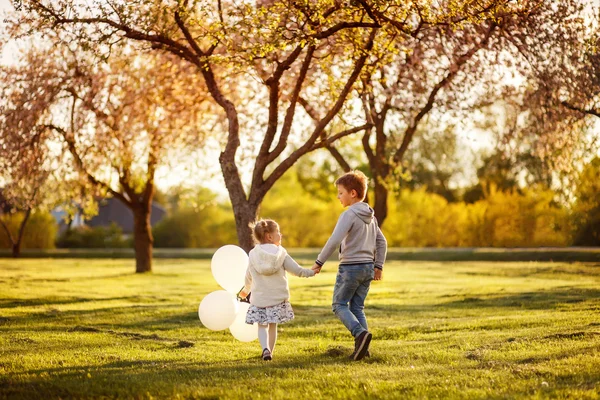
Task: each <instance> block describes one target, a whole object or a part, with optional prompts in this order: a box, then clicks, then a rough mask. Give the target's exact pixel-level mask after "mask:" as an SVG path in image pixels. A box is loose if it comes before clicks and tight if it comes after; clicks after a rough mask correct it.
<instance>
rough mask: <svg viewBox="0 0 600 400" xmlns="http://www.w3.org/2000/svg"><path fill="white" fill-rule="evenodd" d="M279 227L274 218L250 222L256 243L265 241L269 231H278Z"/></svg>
mask: <svg viewBox="0 0 600 400" xmlns="http://www.w3.org/2000/svg"><path fill="white" fill-rule="evenodd" d="M277 228H279V225H277V222H275V221H273V220H272V219H260V220H258V221H255V222H252V223H250V229H252V236H254V241H255V242H256V243H264V241H265V236H266V235H267V233H274V232H276V231H277Z"/></svg>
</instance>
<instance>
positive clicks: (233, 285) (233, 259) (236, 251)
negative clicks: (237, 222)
mask: <svg viewBox="0 0 600 400" xmlns="http://www.w3.org/2000/svg"><path fill="white" fill-rule="evenodd" d="M210 269H211V271H212V274H213V276H214V278H215V280H216V281H217V283H218V284H219V285H221V287H222V288H223V289H225V290H227V291H228V292H229V293H237V292H239V291H240V289H241V288H242V287H243V286H244V278H245V276H246V269H248V254H246V252H245V251H244V250H243V249H242V248H241V247H238V246H234V245H232V244H228V245H226V246H223V247H221V248H219V249H218V250H217V251H216V252H215V254H214V255H213V257H212V260H211V262H210Z"/></svg>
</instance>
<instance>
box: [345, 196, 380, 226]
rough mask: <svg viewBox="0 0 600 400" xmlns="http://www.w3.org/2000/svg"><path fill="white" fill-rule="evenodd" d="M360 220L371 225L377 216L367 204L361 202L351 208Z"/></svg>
mask: <svg viewBox="0 0 600 400" xmlns="http://www.w3.org/2000/svg"><path fill="white" fill-rule="evenodd" d="M349 210H351V211H352V212H353V213H354V214H356V216H357V217H358V218H360V219H361V220H362V221H363V222H364V223H365V224H370V223H371V221H373V217H374V216H375V211H373V209H372V208H371V207H370V206H369V205H368V204H367V203H365V202H363V201H361V202H358V203H354V204H352V205H351V206H350V207H349Z"/></svg>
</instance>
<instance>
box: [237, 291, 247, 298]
mask: <svg viewBox="0 0 600 400" xmlns="http://www.w3.org/2000/svg"><path fill="white" fill-rule="evenodd" d="M239 296H240V297H241V298H242V299H245V298H246V297H248V293H246V292H244V291H243V290H242V291H241V292H240V294H239Z"/></svg>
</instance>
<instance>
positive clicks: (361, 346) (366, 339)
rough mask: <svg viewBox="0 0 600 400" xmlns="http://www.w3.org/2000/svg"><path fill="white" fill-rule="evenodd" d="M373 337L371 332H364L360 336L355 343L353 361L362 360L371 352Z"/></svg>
mask: <svg viewBox="0 0 600 400" xmlns="http://www.w3.org/2000/svg"><path fill="white" fill-rule="evenodd" d="M372 338H373V335H372V334H371V332H368V331H364V332H363V333H361V334H360V335H358V336H357V337H356V339H355V341H354V353H352V356H351V357H352V359H353V360H354V361H358V360H362V359H363V358H365V355H366V354H367V352H368V351H369V344H370V343H371V339H372Z"/></svg>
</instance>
